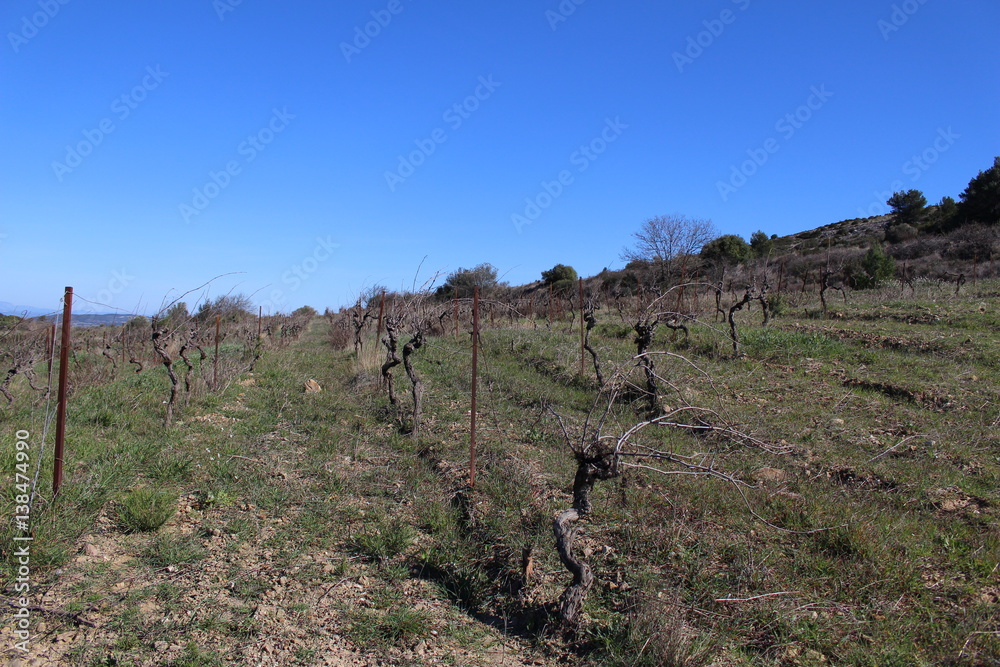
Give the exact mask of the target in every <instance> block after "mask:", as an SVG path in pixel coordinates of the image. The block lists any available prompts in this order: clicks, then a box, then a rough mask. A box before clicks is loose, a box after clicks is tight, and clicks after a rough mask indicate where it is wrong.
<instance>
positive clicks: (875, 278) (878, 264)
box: [847, 243, 896, 290]
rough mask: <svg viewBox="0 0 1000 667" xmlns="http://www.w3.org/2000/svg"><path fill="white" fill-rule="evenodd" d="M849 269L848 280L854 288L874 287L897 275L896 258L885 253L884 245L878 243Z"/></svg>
mask: <svg viewBox="0 0 1000 667" xmlns="http://www.w3.org/2000/svg"><path fill="white" fill-rule="evenodd" d="M847 270H848V282H849V283H850V285H851V287H852V288H853V289H859V290H860V289H872V288H875V287H878V286H879V285H881V284H882V283H884V282H885V281H887V280H889V279H890V278H892V277H893V276H895V275H896V260H894V259H893V258H892V257H890V256H889V255H887V254H885V251H884V250H883V249H882V246H881V245H879V244H877V243H876V244H873V245H872V246H871V247H870V248H869V249H868V252H866V253H865V255H864V257H862V258H861V259H860V260H857V261H855V262H853V263H851V265H849V266H848V267H847Z"/></svg>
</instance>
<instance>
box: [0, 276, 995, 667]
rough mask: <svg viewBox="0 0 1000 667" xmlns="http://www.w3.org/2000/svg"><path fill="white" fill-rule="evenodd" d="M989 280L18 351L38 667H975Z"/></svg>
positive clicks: (790, 283)
mask: <svg viewBox="0 0 1000 667" xmlns="http://www.w3.org/2000/svg"><path fill="white" fill-rule="evenodd" d="M977 270H978V269H977ZM989 270H990V272H992V262H991V263H990V269H989ZM682 274H683V270H682ZM989 275H990V276H991V279H987V280H983V279H981V278H980V276H979V275H978V274H976V273H970V274H969V277H968V279H966V276H965V274H963V275H962V276H961V280H957V279H948V280H940V281H937V280H936V281H918V280H911V279H909V278H907V277H906V275H905V273H904V280H903V281H902V282H900V283H896V284H892V285H890V286H885V287H882V288H880V289H870V290H863V291H853V290H851V289H850V288H849V287H848V286H847V285H844V284H842V283H840V282H838V281H837V280H835V279H834V278H833V274H832V273H830V272H826V273H823V272H815V273H814V274H813V276H812V277H811V278H810V277H808V276H807V275H805V274H796V273H793V271H792V270H791V269H789V270H788V271H787V272H786V270H785V268H784V266H782V267H780V268H777V270H775V271H772V272H771V273H769V274H767V276H766V277H765V276H764V275H763V274H761V275H758V276H756V277H754V276H750V275H748V276H738V277H737V278H736V279H733V277H731V276H730V277H729V278H728V280H725V281H721V280H720V281H711V282H706V281H704V280H703V279H702V278H699V277H698V276H697V275H695V276H694V277H691V278H685V279H684V280H681V281H680V282H679V284H676V285H675V286H673V287H671V288H670V289H664V290H662V291H661V290H659V289H657V288H656V287H655V284H656V283H655V282H654V281H653V280H651V279H647V280H645V281H644V280H642V279H640V280H635V281H631V282H630V281H624V280H621V279H618V278H616V279H615V280H609V279H607V277H605V278H602V277H600V276H598V277H595V278H591V279H588V280H586V281H583V280H581V281H578V282H573V281H556V282H552V283H549V284H536V285H532V286H527V287H522V288H504V289H495V290H484V291H483V293H482V294H480V293H479V292H478V291H476V292H475V293H465V292H462V291H460V290H455V291H453V292H452V293H450V294H442V293H440V292H439V293H437V294H433V293H430V292H427V291H417V292H414V293H398V292H386V291H383V290H381V289H373V290H369V292H368V293H366V294H365V295H364V296H363V297H362V298H361V299H360V300H359V302H358V304H357V305H356V306H355V307H353V308H345V309H341V310H340V311H339V312H332V311H327V312H326V313H324V314H323V315H319V314H315V313H314V312H312V311H309V312H307V311H305V310H303V311H301V312H300V311H296V314H294V315H292V316H287V317H267V318H264V317H260V314H259V313H258V314H254V313H250V312H246V311H245V310H241V309H239V308H236V309H229V310H227V309H223V308H221V307H220V308H219V309H218V310H217V311H205V312H204V313H199V314H196V315H188V314H186V313H181V312H180V311H179V310H175V311H174V312H173V313H170V312H169V311H165V312H164V313H163V316H162V317H160V318H153V319H152V320H146V319H145V318H138V319H135V320H132V321H130V322H129V323H127V324H125V325H123V326H120V327H114V328H112V327H95V328H75V329H73V331H72V334H73V338H72V350H71V351H70V352H71V353H70V357H69V358H70V361H69V369H68V370H69V377H70V382H69V384H70V391H69V398H68V409H69V418H68V428H67V441H66V460H65V471H66V472H65V480H64V482H63V487H62V488H61V490H60V491H59V494H58V495H55V496H53V493H52V488H51V485H50V483H49V479H50V478H51V467H52V461H51V451H50V449H51V443H50V440H51V438H46V437H43V435H44V434H46V433H47V429H48V423H49V421H50V420H51V418H52V417H51V415H52V411H53V403H54V396H53V389H52V387H53V383H52V376H53V373H54V372H55V370H54V369H53V368H52V366H53V364H52V361H51V360H52V359H54V358H55V353H56V349H55V348H57V347H58V345H57V343H56V342H55V335H54V331H53V329H52V328H51V326H50V325H49V324H46V323H37V322H27V321H25V322H17V323H12V324H10V325H8V326H7V328H6V330H4V331H3V332H0V341H2V342H0V353H2V354H3V359H4V370H7V369H10V370H9V371H8V372H7V375H6V379H4V380H3V382H2V384H0V393H2V395H3V398H2V399H0V437H2V438H3V442H4V446H3V448H2V449H0V462H2V464H3V469H4V470H5V471H7V472H6V473H5V475H6V478H7V479H9V480H11V482H9V483H8V486H7V488H8V489H9V491H8V492H7V493H5V494H4V496H3V505H4V515H5V516H6V517H13V516H14V515H15V514H16V512H15V506H16V505H18V504H19V501H17V500H16V496H17V493H16V491H15V489H14V486H13V483H12V482H13V479H14V471H15V470H17V469H18V468H17V465H18V464H19V463H20V462H21V459H19V458H17V456H16V452H17V451H19V450H16V449H15V447H14V446H13V443H14V442H16V441H17V440H18V439H20V438H22V437H23V434H22V432H28V433H29V434H30V438H28V439H27V442H28V443H29V445H30V447H29V448H28V449H27V450H25V451H27V455H26V458H27V460H28V462H29V463H30V471H31V477H32V478H33V487H32V498H31V508H30V509H31V517H32V525H31V534H32V537H33V541H32V543H31V544H32V546H31V568H32V572H31V577H32V580H31V586H32V590H31V595H32V603H31V610H32V619H33V620H32V622H33V627H32V632H33V634H34V635H35V639H34V643H33V647H34V648H33V650H34V654H33V655H32V658H34V659H36V660H38V661H39V662H36V663H32V664H60V665H62V664H79V665H112V664H136V665H177V666H180V665H222V664H227V663H230V664H254V665H258V664H259V665H292V664H301V665H314V664H327V665H417V664H455V665H494V664H507V665H547V664H552V665H554V664H617V665H821V664H850V665H913V664H928V665H930V664H953V665H990V664H996V662H997V661H998V660H1000V618H998V608H1000V607H998V605H1000V533H998V528H997V526H998V523H997V507H998V503H1000V491H998V488H1000V438H998V435H997V434H998V426H1000V408H998V405H997V400H996V397H997V391H998V388H1000V373H998V362H1000V346H998V342H1000V341H998V336H997V331H998V330H1000V329H998V327H1000V317H998V315H997V311H996V302H997V297H998V295H1000V284H998V283H997V282H996V281H995V280H994V279H992V274H991V273H990V274H989ZM470 292H471V290H470ZM216 305H219V304H216ZM55 365H56V366H57V365H58V364H55ZM474 378H475V379H474ZM18 434H22V435H18ZM43 443H44V448H43ZM15 529H16V526H15V525H13V524H12V523H10V522H5V524H4V531H5V532H4V535H3V536H2V537H0V549H3V553H4V563H5V567H6V570H5V574H4V596H5V604H6V605H9V606H11V607H14V606H15V602H14V599H15V598H16V597H17V595H15V593H14V590H15V588H14V585H15V581H16V580H17V576H18V568H17V565H16V563H15V559H14V558H13V548H12V547H11V546H10V545H13V544H15V542H13V541H12V540H13V538H12V535H14V534H15V532H16V530H15ZM15 629H16V628H15V624H14V623H10V624H8V625H5V627H4V628H3V630H2V631H0V632H2V634H3V635H4V639H5V645H7V646H11V645H13V644H14V643H15V642H16V639H15V638H14V631H15ZM9 657H11V658H12V659H13V658H17V657H19V656H17V655H16V654H15V653H14V652H10V653H9ZM21 659H23V657H22V658H21ZM22 664H29V663H28V661H27V659H25V660H24V662H23V663H22Z"/></svg>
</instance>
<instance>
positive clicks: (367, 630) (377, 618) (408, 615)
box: [348, 607, 431, 646]
mask: <svg viewBox="0 0 1000 667" xmlns="http://www.w3.org/2000/svg"><path fill="white" fill-rule="evenodd" d="M430 620H431V619H430V615H428V614H427V612H425V611H422V610H420V609H414V608H413V607H396V608H395V609H391V610H389V611H387V612H386V613H384V614H380V613H378V612H374V611H360V612H358V613H356V614H354V615H353V618H352V621H351V625H350V629H349V631H348V633H349V635H350V636H351V638H352V639H354V641H356V642H357V643H358V644H360V645H362V646H371V645H376V646H389V645H392V646H399V645H404V644H412V643H413V642H414V641H416V640H418V639H420V638H421V637H424V636H426V635H427V634H428V633H429V632H430Z"/></svg>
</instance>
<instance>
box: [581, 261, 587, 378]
mask: <svg viewBox="0 0 1000 667" xmlns="http://www.w3.org/2000/svg"><path fill="white" fill-rule="evenodd" d="M585 345H586V341H585V334H584V333H583V278H580V375H583V374H584V373H585V372H586V371H585V370H584V362H583V353H584V346H585Z"/></svg>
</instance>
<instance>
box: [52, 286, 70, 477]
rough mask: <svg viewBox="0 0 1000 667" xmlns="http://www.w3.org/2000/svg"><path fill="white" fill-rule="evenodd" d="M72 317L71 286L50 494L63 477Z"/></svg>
mask: <svg viewBox="0 0 1000 667" xmlns="http://www.w3.org/2000/svg"><path fill="white" fill-rule="evenodd" d="M72 318H73V288H72V287H67V288H66V294H65V296H63V317H62V347H60V348H59V391H58V394H57V401H58V402H57V405H56V453H55V461H54V463H53V465H52V495H53V496H56V495H59V489H60V487H62V478H63V453H64V451H65V444H66V389H67V388H68V386H69V348H70V326H71V325H72Z"/></svg>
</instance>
